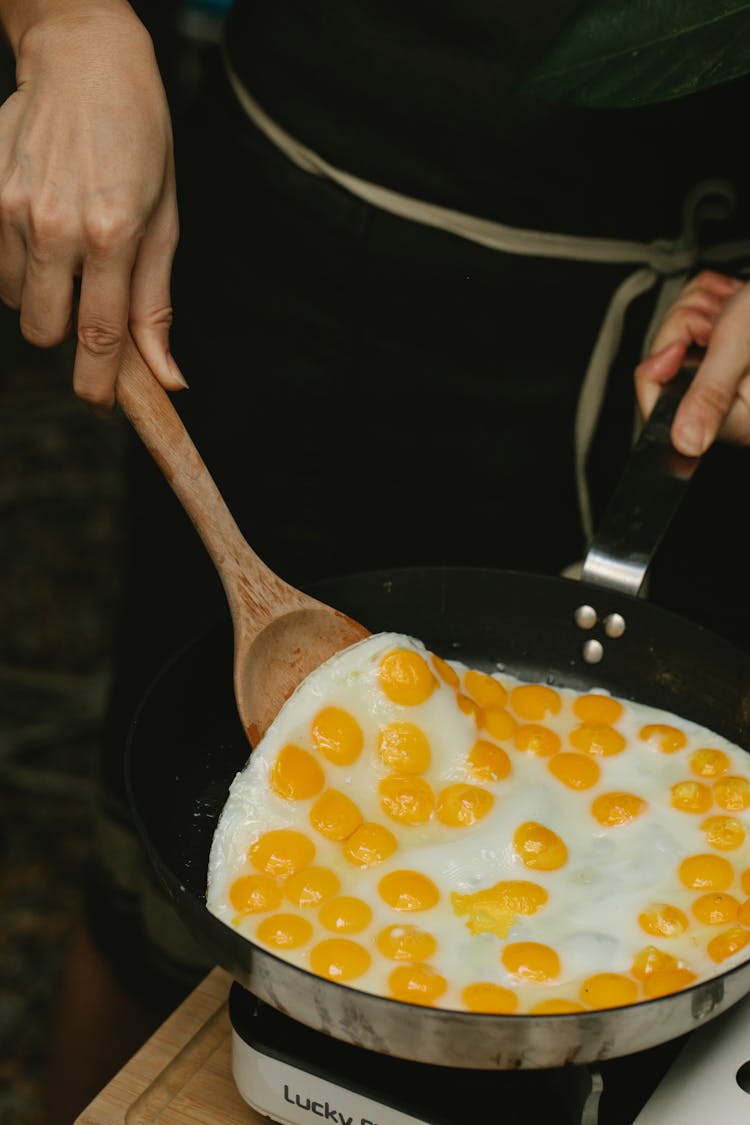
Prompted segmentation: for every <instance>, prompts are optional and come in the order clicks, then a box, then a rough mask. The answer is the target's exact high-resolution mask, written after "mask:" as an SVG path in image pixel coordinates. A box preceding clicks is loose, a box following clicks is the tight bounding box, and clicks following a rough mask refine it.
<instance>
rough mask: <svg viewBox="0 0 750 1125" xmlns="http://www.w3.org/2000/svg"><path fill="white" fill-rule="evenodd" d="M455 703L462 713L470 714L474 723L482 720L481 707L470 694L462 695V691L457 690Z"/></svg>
mask: <svg viewBox="0 0 750 1125" xmlns="http://www.w3.org/2000/svg"><path fill="white" fill-rule="evenodd" d="M456 705H457V706H458V709H459V711H463V713H464V715H471V717H472V719H473V720H474V722H475V723H476V725H477V726H479V725H480V723H481V722H482V708H481V707H480V706H479V704H478V703H477V702H475V700H473V699H472V698H471V696H470V695H464V694H463V692H461V691H457V692H456Z"/></svg>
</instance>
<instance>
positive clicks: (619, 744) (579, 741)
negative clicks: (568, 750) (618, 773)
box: [568, 723, 626, 758]
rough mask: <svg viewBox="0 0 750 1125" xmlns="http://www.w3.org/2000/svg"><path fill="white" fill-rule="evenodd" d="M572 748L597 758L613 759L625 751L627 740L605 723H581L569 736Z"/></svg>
mask: <svg viewBox="0 0 750 1125" xmlns="http://www.w3.org/2000/svg"><path fill="white" fill-rule="evenodd" d="M568 738H569V739H570V744H571V746H574V747H575V749H576V750H582V751H583V752H584V753H586V754H593V755H594V757H595V758H611V757H613V756H614V755H615V754H620V753H622V751H623V750H624V749H625V745H626V743H625V739H624V738H623V736H622V735H621V734H620V732H619V730H615V728H614V727H609V726H607V725H606V724H605V723H581V725H580V726H579V727H576V728H575V729H574V730H572V731H571V732H570V734H569V735H568Z"/></svg>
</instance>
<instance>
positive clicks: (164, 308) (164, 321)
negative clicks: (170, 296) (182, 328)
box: [130, 304, 173, 331]
mask: <svg viewBox="0 0 750 1125" xmlns="http://www.w3.org/2000/svg"><path fill="white" fill-rule="evenodd" d="M172 320H173V313H172V306H171V305H169V304H167V305H156V306H154V307H153V308H150V309H146V310H144V311H139V312H135V313H134V312H131V316H130V326H131V328H133V329H135V330H136V331H139V330H141V329H144V328H171V327H172Z"/></svg>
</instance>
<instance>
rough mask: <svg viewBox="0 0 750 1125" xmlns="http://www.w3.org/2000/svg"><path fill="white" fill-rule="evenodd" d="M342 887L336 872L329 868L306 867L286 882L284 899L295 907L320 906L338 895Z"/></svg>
mask: <svg viewBox="0 0 750 1125" xmlns="http://www.w3.org/2000/svg"><path fill="white" fill-rule="evenodd" d="M340 887H341V883H340V882H339V877H338V875H337V874H336V873H335V871H331V870H329V868H327V867H306V868H305V869H304V870H303V871H297V872H295V874H294V875H290V876H289V878H288V879H286V880H285V882H284V897H285V898H288V899H289V901H290V902H292V903H294V905H295V906H299V907H305V906H320V904H321V903H322V902H325V901H326V900H327V899H329V898H333V896H334V895H335V894H338V892H339V888H340Z"/></svg>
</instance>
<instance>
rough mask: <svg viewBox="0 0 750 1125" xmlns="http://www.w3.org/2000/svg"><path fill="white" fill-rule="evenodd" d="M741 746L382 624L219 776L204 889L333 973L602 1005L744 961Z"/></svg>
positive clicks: (430, 988)
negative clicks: (431, 645) (439, 648)
mask: <svg viewBox="0 0 750 1125" xmlns="http://www.w3.org/2000/svg"><path fill="white" fill-rule="evenodd" d="M749 829H750V756H748V754H746V753H745V752H744V751H743V750H741V749H740V748H739V747H736V746H734V745H732V744H730V743H729V742H727V741H726V740H725V739H723V738H721V737H719V736H718V735H716V734H713V733H711V732H710V731H708V730H706V729H704V728H701V727H699V726H697V725H695V724H693V723H690V722H687V721H685V720H683V719H679V718H677V717H676V716H674V715H671V714H668V713H666V712H663V711H658V710H655V709H653V708H649V707H645V706H642V705H639V704H636V703H633V702H629V701H625V700H620V699H616V698H614V697H613V696H611V695H609V694H607V693H606V692H604V691H598V690H595V691H591V692H589V693H586V694H582V693H580V692H575V691H573V690H571V689H563V688H554V687H551V686H549V685H548V684H531V683H524V682H522V681H520V680H518V679H515V678H514V677H513V676H510V675H508V674H505V673H504V672H503V673H500V672H498V673H496V674H493V675H489V674H487V673H485V672H482V671H478V670H476V669H471V668H467V667H466V666H464V665H462V664H460V663H458V662H456V661H445V660H443V659H441V658H440V657H439V656H436V655H435V654H432V653H430V652H429V651H428V650H427V649H426V648H425V646H424V645H422V644H421V643H420V642H418V641H416V640H414V639H412V638H410V637H407V636H402V635H400V634H393V633H380V634H376V635H374V636H372V637H368V638H367V639H366V640H364V641H361V642H360V643H359V644H356V645H354V646H352V647H351V648H348V649H346V650H344V651H343V652H340V653H338V654H336V655H335V656H334V657H333V658H331V659H330V660H329V661H327V662H326V663H325V664H323V665H321V667H320V668H318V669H316V670H315V671H314V672H313V673H312V674H311V675H310V676H309V677H308V678H307V679H306V680H305V681H304V682H303V683H302V684H301V685H300V686H299V687H298V688H297V690H296V691H295V693H294V694H293V695H292V696H291V697H290V699H289V700H288V701H287V702H286V703H285V705H284V707H283V708H282V709H281V711H280V712H279V714H278V716H277V717H276V719H275V721H274V722H273V724H272V725H271V726H270V727H269V729H268V731H267V733H266V735H265V737H264V738H263V740H262V741H261V742H260V744H259V745H258V747H257V748H256V749H255V750H254V751H253V753H252V754H251V756H250V759H249V761H248V763H247V766H246V767H245V769H244V770H243V771H241V772H240V773H238V774H237V776H236V777H235V779H234V781H233V783H232V785H231V788H230V791H229V795H228V799H227V802H226V805H225V807H224V809H223V811H222V814H221V817H220V819H219V822H218V825H217V828H216V832H215V835H214V839H213V843H212V848H211V853H210V859H209V872H208V890H207V904H208V908H209V910H211V911H212V912H213V913H214V914H215V915H216V916H217V917H218V918H220V919H221V920H222V921H224V922H225V923H226V924H227V925H228V926H231V927H233V928H234V929H235V930H237V931H238V932H239V933H240V934H242V935H243V936H244V937H246V938H248V939H249V940H250V941H252V942H254V943H256V944H257V945H259V946H262V947H263V948H266V949H268V950H270V951H271V952H273V953H274V954H276V955H278V956H279V957H282V958H284V959H286V960H288V961H291V962H292V963H294V964H296V965H299V966H301V967H302V968H304V969H307V970H309V971H310V972H312V973H315V974H318V975H320V976H323V977H327V978H329V979H331V980H337V981H341V982H344V983H346V984H347V985H350V986H351V987H353V988H358V989H362V990H365V991H368V992H373V993H377V994H380V995H384V996H388V997H393V998H395V999H398V1000H403V1001H407V1002H411V1003H415V1004H422V1005H428V1006H437V1007H444V1008H451V1009H457V1010H468V1011H475V1012H496V1013H508V1014H510V1013H541V1012H569V1011H580V1010H587V1009H601V1008H613V1007H618V1006H621V1005H626V1004H631V1003H634V1002H636V1001H638V1000H644V999H651V998H653V997H657V996H662V995H665V994H667V993H671V992H676V991H678V990H680V989H682V988H684V987H687V986H688V985H690V984H692V983H694V982H696V981H698V980H701V979H705V978H708V977H710V976H714V975H716V974H717V973H720V972H723V971H724V970H725V969H726V968H729V967H731V966H733V965H734V964H737V963H739V962H740V961H742V960H744V959H745V957H747V956H750V841H749V840H748V834H749Z"/></svg>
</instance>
